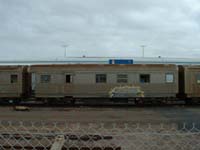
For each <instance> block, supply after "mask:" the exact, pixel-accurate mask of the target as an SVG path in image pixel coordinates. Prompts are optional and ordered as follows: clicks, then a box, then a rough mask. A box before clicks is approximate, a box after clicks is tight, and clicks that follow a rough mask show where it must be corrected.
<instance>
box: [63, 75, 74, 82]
mask: <svg viewBox="0 0 200 150" xmlns="http://www.w3.org/2000/svg"><path fill="white" fill-rule="evenodd" d="M67 76H70V79H69V80H70V82H67ZM71 83H73V76H72V74H65V84H71Z"/></svg>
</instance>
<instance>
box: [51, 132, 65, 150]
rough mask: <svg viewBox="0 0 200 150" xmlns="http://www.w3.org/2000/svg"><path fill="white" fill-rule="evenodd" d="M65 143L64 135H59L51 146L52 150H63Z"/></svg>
mask: <svg viewBox="0 0 200 150" xmlns="http://www.w3.org/2000/svg"><path fill="white" fill-rule="evenodd" d="M64 143H65V137H64V135H58V136H57V137H56V138H55V141H54V143H53V145H52V146H51V150H62V147H63V144H64Z"/></svg>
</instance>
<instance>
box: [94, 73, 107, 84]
mask: <svg viewBox="0 0 200 150" xmlns="http://www.w3.org/2000/svg"><path fill="white" fill-rule="evenodd" d="M96 83H106V74H96Z"/></svg>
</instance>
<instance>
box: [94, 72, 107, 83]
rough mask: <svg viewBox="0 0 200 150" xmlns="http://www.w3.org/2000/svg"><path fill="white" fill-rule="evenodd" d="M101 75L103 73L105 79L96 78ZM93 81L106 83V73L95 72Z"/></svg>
mask: <svg viewBox="0 0 200 150" xmlns="http://www.w3.org/2000/svg"><path fill="white" fill-rule="evenodd" d="M101 75H104V76H105V81H103V82H102V81H101V79H98V78H97V76H101ZM95 81H96V83H97V84H98V83H107V74H105V73H98V74H95Z"/></svg>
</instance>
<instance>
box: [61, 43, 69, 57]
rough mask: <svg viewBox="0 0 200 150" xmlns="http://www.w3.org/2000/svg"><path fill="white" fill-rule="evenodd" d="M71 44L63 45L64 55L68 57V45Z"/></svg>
mask: <svg viewBox="0 0 200 150" xmlns="http://www.w3.org/2000/svg"><path fill="white" fill-rule="evenodd" d="M68 46H69V45H62V47H64V57H66V55H67V47H68Z"/></svg>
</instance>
